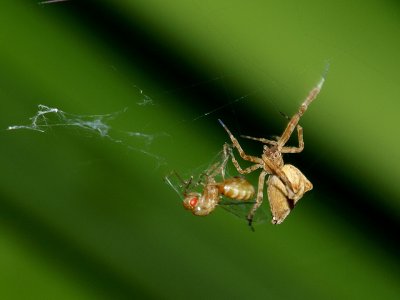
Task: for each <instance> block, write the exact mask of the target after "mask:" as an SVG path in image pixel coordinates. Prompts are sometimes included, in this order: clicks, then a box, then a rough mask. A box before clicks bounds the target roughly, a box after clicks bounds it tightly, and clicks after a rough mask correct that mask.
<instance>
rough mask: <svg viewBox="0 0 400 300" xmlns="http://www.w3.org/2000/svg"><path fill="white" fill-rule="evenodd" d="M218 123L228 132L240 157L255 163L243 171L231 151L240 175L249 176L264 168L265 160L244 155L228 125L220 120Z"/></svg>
mask: <svg viewBox="0 0 400 300" xmlns="http://www.w3.org/2000/svg"><path fill="white" fill-rule="evenodd" d="M218 121H219V122H220V123H221V125H222V127H224V129H225V130H226V132H227V133H228V135H229V138H230V139H231V141H232V144H233V146H234V147H235V148H236V149H237V150H238V152H239V155H240V157H241V158H243V159H244V160H247V161H250V162H252V163H255V165H253V166H250V167H248V168H246V169H244V170H243V169H242V168H241V167H240V165H239V163H238V162H237V160H236V159H235V157H234V155H233V153H232V151H230V154H231V156H232V162H233V164H234V165H235V167H236V169H237V170H238V172H239V173H240V174H248V173H251V172H253V171H254V170H257V169H259V168H262V167H263V160H262V159H261V158H259V157H255V156H251V155H247V154H246V153H244V151H243V149H242V147H241V146H240V144H239V142H238V140H237V139H236V138H235V137H234V136H233V134H232V133H231V132H230V131H229V129H228V127H226V125H225V124H224V123H223V122H222V121H221V120H220V119H218Z"/></svg>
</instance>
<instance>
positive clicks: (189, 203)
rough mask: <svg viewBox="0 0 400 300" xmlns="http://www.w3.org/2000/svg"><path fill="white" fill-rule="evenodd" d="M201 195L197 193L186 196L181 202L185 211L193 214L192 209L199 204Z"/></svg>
mask: <svg viewBox="0 0 400 300" xmlns="http://www.w3.org/2000/svg"><path fill="white" fill-rule="evenodd" d="M200 197H201V195H200V194H199V193H189V194H187V195H186V197H185V199H184V200H183V206H184V207H185V208H186V209H187V210H190V211H191V212H194V209H195V207H196V205H197V203H198V202H199V198H200Z"/></svg>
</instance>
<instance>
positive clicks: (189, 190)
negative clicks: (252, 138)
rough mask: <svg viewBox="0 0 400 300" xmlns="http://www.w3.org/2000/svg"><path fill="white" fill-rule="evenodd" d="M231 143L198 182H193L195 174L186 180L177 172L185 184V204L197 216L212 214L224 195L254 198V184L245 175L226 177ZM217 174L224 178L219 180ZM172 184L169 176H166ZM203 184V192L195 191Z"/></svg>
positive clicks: (234, 197)
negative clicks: (220, 158) (219, 159)
mask: <svg viewBox="0 0 400 300" xmlns="http://www.w3.org/2000/svg"><path fill="white" fill-rule="evenodd" d="M228 153H229V145H228V144H225V145H224V149H223V155H222V160H221V162H217V163H215V164H213V165H211V167H210V168H208V169H207V170H206V171H205V172H203V173H202V174H201V175H200V179H199V181H198V182H196V183H193V176H192V177H191V178H190V179H189V180H187V181H184V180H182V178H181V177H180V176H179V175H178V174H177V173H176V172H173V173H174V174H175V176H177V177H178V179H179V180H180V182H181V183H182V184H183V186H182V187H183V197H184V199H183V206H184V207H185V208H186V209H187V210H189V211H191V212H192V213H193V214H194V215H196V216H206V215H208V214H210V213H211V212H212V211H214V209H215V208H216V207H217V205H218V204H219V203H220V201H221V199H222V196H225V197H228V198H230V199H234V200H237V201H248V200H250V199H251V198H253V196H254V194H255V190H254V187H253V185H252V184H251V183H250V182H248V181H247V180H246V179H245V178H244V177H240V176H236V177H230V178H226V179H225V168H226V163H227V162H228V160H229V154H228ZM217 176H220V177H221V178H222V180H221V181H219V182H217V180H216V179H215V178H216V177H217ZM165 179H166V181H167V182H168V183H169V184H170V185H171V186H173V185H172V183H171V182H170V180H169V178H168V176H167V177H166V178H165ZM199 185H200V186H202V187H203V190H202V192H201V193H200V192H197V191H193V190H194V188H195V187H197V186H199Z"/></svg>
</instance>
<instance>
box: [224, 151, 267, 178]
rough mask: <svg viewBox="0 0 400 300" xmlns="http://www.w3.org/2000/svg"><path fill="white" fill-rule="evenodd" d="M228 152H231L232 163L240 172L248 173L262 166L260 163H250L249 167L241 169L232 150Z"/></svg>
mask: <svg viewBox="0 0 400 300" xmlns="http://www.w3.org/2000/svg"><path fill="white" fill-rule="evenodd" d="M230 154H231V157H232V163H233V165H234V166H235V168H236V170H237V171H238V172H239V173H240V174H249V173H251V172H253V171H255V170H257V169H260V168H262V167H263V165H262V164H255V165H252V166H250V167H248V168H246V169H244V170H243V169H242V167H241V166H240V165H239V163H238V161H237V160H236V158H235V156H234V154H233V152H232V151H231V153H230Z"/></svg>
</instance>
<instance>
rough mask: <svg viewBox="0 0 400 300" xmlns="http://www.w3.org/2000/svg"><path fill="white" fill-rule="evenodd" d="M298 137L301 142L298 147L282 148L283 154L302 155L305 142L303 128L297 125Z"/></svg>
mask: <svg viewBox="0 0 400 300" xmlns="http://www.w3.org/2000/svg"><path fill="white" fill-rule="evenodd" d="M297 137H298V140H299V146H298V147H282V150H281V152H282V153H300V152H301V151H303V149H304V140H303V127H301V126H300V125H297Z"/></svg>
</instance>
